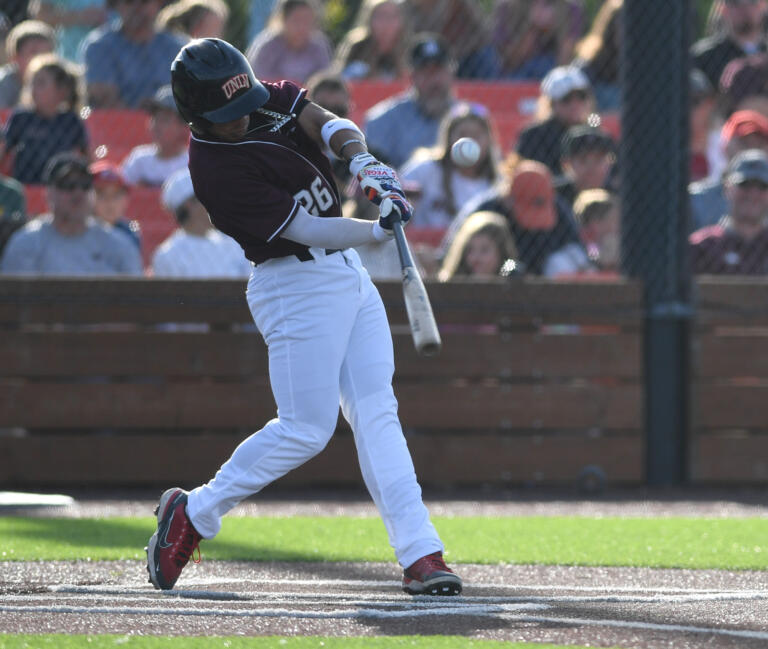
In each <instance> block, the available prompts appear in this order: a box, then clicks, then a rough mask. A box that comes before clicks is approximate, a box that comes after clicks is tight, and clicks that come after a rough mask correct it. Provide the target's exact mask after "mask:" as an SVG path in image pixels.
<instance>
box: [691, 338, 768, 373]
mask: <svg viewBox="0 0 768 649" xmlns="http://www.w3.org/2000/svg"><path fill="white" fill-rule="evenodd" d="M694 349H695V354H694V373H695V375H696V376H697V377H699V378H710V379H726V378H731V377H759V378H763V379H768V335H765V334H755V333H751V332H742V333H741V334H733V335H723V334H715V333H712V332H703V333H701V334H700V335H698V336H696V338H695V341H694Z"/></svg>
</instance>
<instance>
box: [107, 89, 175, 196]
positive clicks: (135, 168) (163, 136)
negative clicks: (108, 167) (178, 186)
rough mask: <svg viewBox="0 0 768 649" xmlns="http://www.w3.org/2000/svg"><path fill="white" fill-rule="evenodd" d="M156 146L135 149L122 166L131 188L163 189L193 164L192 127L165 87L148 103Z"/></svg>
mask: <svg viewBox="0 0 768 649" xmlns="http://www.w3.org/2000/svg"><path fill="white" fill-rule="evenodd" d="M144 105H145V107H146V109H147V111H148V112H149V132H150V135H151V136H152V144H140V145H138V146H136V147H134V148H133V149H132V150H131V152H130V153H129V154H128V155H127V157H126V158H125V160H124V161H123V164H122V173H123V176H124V177H125V180H126V182H127V183H128V184H129V185H144V186H149V187H159V186H160V185H162V184H163V183H164V182H165V181H166V179H167V178H168V177H169V176H170V175H171V174H172V173H173V172H174V171H177V170H179V169H185V168H186V167H187V162H188V161H189V152H188V145H189V125H188V124H187V123H186V122H185V121H184V119H183V118H182V117H181V115H179V113H178V111H177V110H176V102H175V101H174V99H173V93H172V92H171V87H170V86H163V87H161V88H160V89H159V90H158V91H157V92H156V93H155V96H154V97H153V98H152V99H151V100H150V101H147V102H145V104H144Z"/></svg>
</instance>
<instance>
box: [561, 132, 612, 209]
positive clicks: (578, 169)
mask: <svg viewBox="0 0 768 649" xmlns="http://www.w3.org/2000/svg"><path fill="white" fill-rule="evenodd" d="M561 151H562V153H561V155H560V166H561V168H562V170H563V173H562V175H561V176H559V177H558V178H556V179H555V191H557V195H558V196H559V197H560V198H562V199H563V200H564V201H565V202H566V203H567V204H568V205H570V206H571V207H573V204H574V202H575V201H576V197H577V196H578V195H579V193H580V192H582V191H584V190H585V189H599V188H603V187H605V186H606V183H607V182H608V177H609V174H610V172H611V169H612V167H613V165H614V164H615V163H616V143H615V142H614V141H613V138H612V137H611V136H610V135H609V134H608V133H606V132H605V131H604V130H603V129H601V128H599V127H596V126H573V127H571V128H569V129H568V131H567V132H566V134H565V136H564V137H563V142H562V144H561Z"/></svg>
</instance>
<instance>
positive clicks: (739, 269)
mask: <svg viewBox="0 0 768 649" xmlns="http://www.w3.org/2000/svg"><path fill="white" fill-rule="evenodd" d="M725 193H726V197H727V199H728V213H727V214H725V215H723V218H722V219H721V220H720V222H719V223H718V224H717V225H710V226H708V227H706V228H703V229H701V230H697V231H696V232H694V233H693V234H692V235H691V237H690V242H691V262H692V268H693V272H694V273H714V274H718V275H766V274H768V227H766V216H768V155H766V153H765V152H763V151H759V150H755V149H752V150H749V151H744V152H742V153H740V154H739V155H737V156H736V157H735V158H734V159H733V160H731V162H730V164H729V165H728V168H727V170H726V174H725Z"/></svg>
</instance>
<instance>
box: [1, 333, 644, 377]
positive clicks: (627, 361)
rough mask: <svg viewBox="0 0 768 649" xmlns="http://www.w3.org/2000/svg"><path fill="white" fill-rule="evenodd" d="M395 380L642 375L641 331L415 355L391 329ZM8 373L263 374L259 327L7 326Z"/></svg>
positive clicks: (497, 338)
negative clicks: (55, 328)
mask: <svg viewBox="0 0 768 649" xmlns="http://www.w3.org/2000/svg"><path fill="white" fill-rule="evenodd" d="M394 343H395V352H396V361H395V368H396V373H397V377H398V380H406V379H407V380H410V381H439V382H446V381H450V380H453V379H455V378H458V377H473V378H476V377H501V378H505V379H513V378H529V379H543V378H544V379H546V378H572V377H573V378H579V377H584V378H590V377H618V378H622V379H637V378H638V377H639V376H640V369H641V360H640V337H639V336H638V335H635V334H618V335H608V334H606V335H586V336H584V335H578V334H577V335H542V334H538V333H530V332H528V333H513V334H501V335H496V334H493V335H482V334H477V335H472V334H452V333H449V334H446V335H445V336H444V337H443V350H442V352H441V353H440V354H439V355H438V356H434V357H430V358H423V357H421V356H419V355H418V354H416V352H415V350H414V347H413V342H412V339H411V335H410V333H407V332H406V333H400V334H395V335H394ZM0 367H2V368H3V373H4V375H5V376H6V377H53V376H77V377H82V376H94V375H105V376H176V377H182V376H189V377H202V376H210V377H239V378H242V379H246V380H250V379H257V378H259V377H266V376H267V373H268V364H267V351H266V345H265V344H264V341H263V339H262V337H261V335H260V334H259V333H257V332H250V333H247V332H227V333H223V332H209V333H182V332H177V333H159V332H153V331H135V332H120V331H117V332H99V331H89V332H71V331H65V332H50V333H36V332H31V333H20V332H6V333H4V335H3V337H2V338H0Z"/></svg>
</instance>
